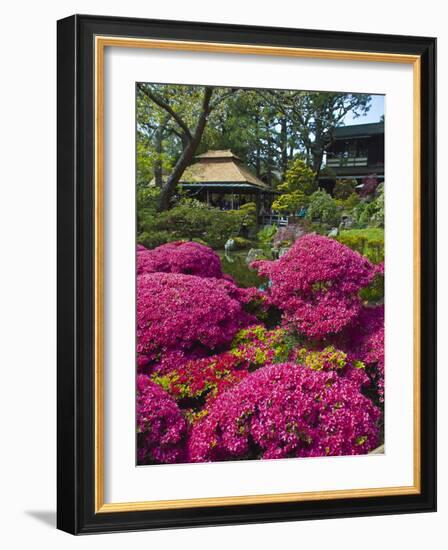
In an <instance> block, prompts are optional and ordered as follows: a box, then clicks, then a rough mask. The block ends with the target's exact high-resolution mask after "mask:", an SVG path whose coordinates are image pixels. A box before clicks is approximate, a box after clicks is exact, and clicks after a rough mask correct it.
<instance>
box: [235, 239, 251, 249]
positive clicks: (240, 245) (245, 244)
mask: <svg viewBox="0 0 448 550" xmlns="http://www.w3.org/2000/svg"><path fill="white" fill-rule="evenodd" d="M230 238H231V239H233V242H234V243H235V247H236V249H237V250H245V249H247V248H250V247H251V246H252V241H250V240H249V239H245V238H244V237H230Z"/></svg>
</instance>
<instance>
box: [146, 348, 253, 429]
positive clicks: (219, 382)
mask: <svg viewBox="0 0 448 550" xmlns="http://www.w3.org/2000/svg"><path fill="white" fill-rule="evenodd" d="M248 372H249V371H248V370H247V366H246V364H245V363H244V362H242V361H241V359H240V358H239V357H237V356H236V355H233V354H232V353H230V352H225V353H221V354H219V355H213V356H211V357H204V358H203V359H197V360H195V361H187V362H185V363H184V364H183V366H182V368H180V369H179V368H177V369H173V370H171V371H168V372H164V373H159V372H157V373H155V374H153V376H152V380H153V381H154V382H156V383H157V384H159V385H160V386H161V387H162V388H163V389H164V390H166V391H167V392H168V393H169V394H170V395H171V396H172V397H173V398H174V399H175V400H176V402H177V404H178V405H179V407H180V408H181V409H183V410H184V411H185V413H186V416H187V418H188V420H190V422H196V421H197V420H198V419H199V418H202V417H204V416H205V415H206V414H208V407H209V406H210V403H211V402H212V401H213V400H214V399H215V398H216V397H217V396H218V395H219V394H221V393H222V392H223V391H225V390H227V389H229V388H230V387H231V386H234V385H235V384H237V383H238V382H240V381H241V380H242V379H243V378H244V377H245V376H247V374H248Z"/></svg>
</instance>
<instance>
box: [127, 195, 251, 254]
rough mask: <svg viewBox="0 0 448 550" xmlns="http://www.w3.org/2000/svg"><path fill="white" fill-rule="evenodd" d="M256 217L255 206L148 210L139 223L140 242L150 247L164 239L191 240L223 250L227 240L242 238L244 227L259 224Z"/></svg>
mask: <svg viewBox="0 0 448 550" xmlns="http://www.w3.org/2000/svg"><path fill="white" fill-rule="evenodd" d="M246 206H247V205H246ZM254 218H255V216H254V214H253V213H252V210H251V207H247V208H243V209H241V210H228V211H221V210H219V209H217V208H210V207H207V206H206V207H205V208H203V207H192V206H191V204H181V205H179V206H175V207H174V208H172V209H171V210H167V211H166V212H160V213H157V214H155V213H153V212H151V213H149V212H146V211H144V212H142V214H141V216H140V220H139V227H138V229H139V233H138V241H139V242H141V243H142V244H145V245H146V246H150V243H155V242H157V243H158V244H161V243H160V241H161V240H163V239H164V242H168V241H177V240H187V241H197V242H202V243H205V244H207V245H209V246H211V247H212V248H223V247H224V244H225V243H226V241H227V239H229V238H230V237H231V236H233V235H236V236H239V234H240V232H241V231H242V230H243V229H244V228H248V227H250V226H252V225H253V224H255V220H254ZM158 244H155V246H158ZM150 247H151V248H152V246H150Z"/></svg>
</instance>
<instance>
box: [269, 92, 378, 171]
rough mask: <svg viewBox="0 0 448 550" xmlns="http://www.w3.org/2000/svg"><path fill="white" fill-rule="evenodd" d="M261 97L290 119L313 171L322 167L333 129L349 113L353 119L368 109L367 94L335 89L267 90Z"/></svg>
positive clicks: (300, 146)
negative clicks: (342, 91) (324, 90)
mask: <svg viewBox="0 0 448 550" xmlns="http://www.w3.org/2000/svg"><path fill="white" fill-rule="evenodd" d="M264 97H265V98H266V100H267V101H268V102H270V103H271V104H272V105H273V106H275V107H276V108H277V109H278V111H279V112H280V113H282V114H283V116H284V117H286V119H287V120H289V121H290V124H291V129H292V131H293V132H295V133H296V137H297V139H298V144H297V145H298V147H299V149H300V150H301V151H302V152H304V154H305V156H306V158H307V159H308V163H309V165H310V166H311V168H312V169H313V171H314V172H315V173H316V178H317V177H319V173H320V170H321V167H322V161H323V157H324V153H325V151H326V149H327V148H328V146H329V145H330V144H331V143H332V142H333V141H334V130H335V128H336V127H338V126H340V125H341V124H343V121H344V118H345V117H346V115H347V114H348V113H351V115H352V116H353V118H356V117H359V116H361V115H363V114H366V113H367V112H368V111H369V109H370V100H371V96H370V95H368V94H347V93H335V92H299V91H287V90H286V91H284V90H279V91H277V90H267V91H265V92H264Z"/></svg>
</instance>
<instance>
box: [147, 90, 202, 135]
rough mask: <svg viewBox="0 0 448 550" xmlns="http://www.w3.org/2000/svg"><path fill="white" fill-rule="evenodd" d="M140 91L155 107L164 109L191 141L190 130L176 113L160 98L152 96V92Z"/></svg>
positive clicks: (155, 95)
mask: <svg viewBox="0 0 448 550" xmlns="http://www.w3.org/2000/svg"><path fill="white" fill-rule="evenodd" d="M140 90H141V91H142V92H143V93H144V95H145V96H146V97H147V98H148V99H149V100H150V101H152V102H154V103H155V104H156V105H158V106H159V107H160V108H161V109H164V110H165V111H166V112H167V113H168V114H169V115H171V116H172V117H173V118H174V120H175V121H176V122H177V124H178V125H179V126H180V127H181V128H182V130H183V132H184V134H185V135H187V136H188V139H193V136H192V135H191V132H190V128H188V126H187V124H186V123H185V121H184V120H183V119H182V117H180V116H179V115H178V114H177V113H176V111H174V110H173V109H172V108H171V107H170V105H169V104H168V103H166V101H164V100H163V99H162V98H161V97H160V96H158V95H157V94H154V93H153V92H151V91H149V90H148V89H147V88H143V87H142V88H140Z"/></svg>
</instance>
